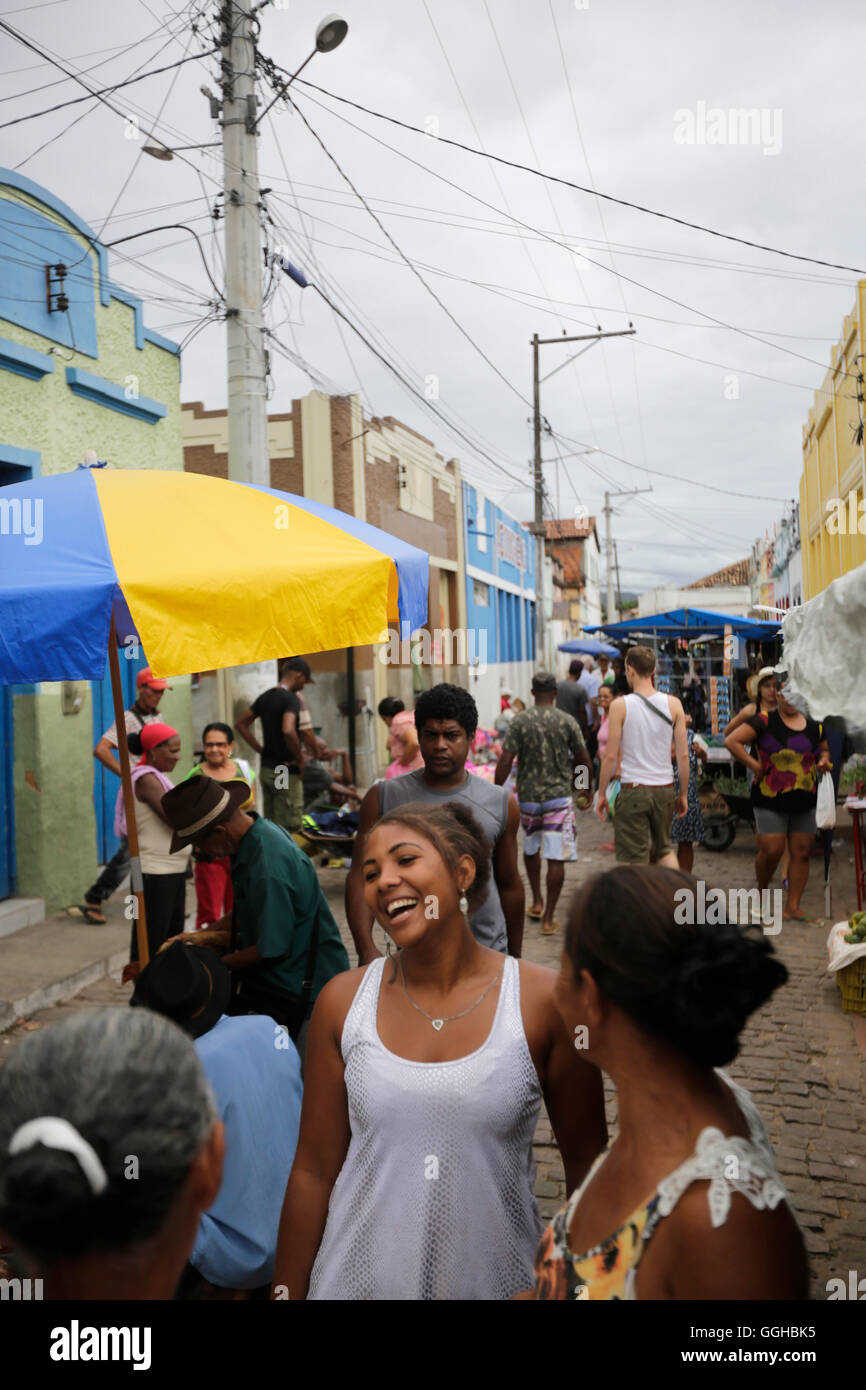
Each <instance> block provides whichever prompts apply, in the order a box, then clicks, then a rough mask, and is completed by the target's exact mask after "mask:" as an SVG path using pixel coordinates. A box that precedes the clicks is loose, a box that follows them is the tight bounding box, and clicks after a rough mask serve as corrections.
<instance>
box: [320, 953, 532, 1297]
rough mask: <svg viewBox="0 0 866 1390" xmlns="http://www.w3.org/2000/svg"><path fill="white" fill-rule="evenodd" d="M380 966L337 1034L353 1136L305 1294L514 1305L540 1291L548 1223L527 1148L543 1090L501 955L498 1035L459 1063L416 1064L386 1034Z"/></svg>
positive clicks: (515, 974)
mask: <svg viewBox="0 0 866 1390" xmlns="http://www.w3.org/2000/svg"><path fill="white" fill-rule="evenodd" d="M390 964H391V962H390V961H389V960H388V959H387V958H386V959H382V960H375V961H373V963H372V964H371V965H370V966H368V968H367V971H366V974H365V975H364V976H363V979H362V980H361V984H360V985H359V987H358V991H357V993H356V995H355V998H354V1000H353V1001H352V1006H351V1008H350V1009H349V1012H348V1014H347V1015H346V1022H345V1024H344V1025H343V1035H342V1052H343V1060H344V1062H345V1064H346V1073H345V1075H346V1090H347V1093H348V1100H349V1121H350V1125H351V1131H352V1137H351V1140H350V1142H349V1150H348V1153H347V1154H346V1159H345V1162H344V1163H343V1167H342V1169H341V1170H340V1174H339V1177H338V1178H337V1181H336V1183H335V1184H334V1189H333V1192H332V1193H331V1200H330V1204H329V1206H328V1220H327V1224H326V1226H325V1232H324V1235H323V1237H322V1243H321V1245H320V1247H319V1253H318V1255H317V1257H316V1262H315V1264H314V1266H313V1271H312V1276H311V1279H310V1289H309V1293H308V1294H307V1297H308V1298H310V1299H341V1300H347V1299H380V1300H384V1299H445V1300H449V1301H450V1300H455V1299H472V1300H476V1299H484V1300H492V1299H508V1298H511V1297H512V1295H513V1294H515V1293H519V1292H520V1290H521V1289H528V1288H531V1287H532V1285H533V1282H534V1274H533V1257H534V1254H535V1249H536V1246H537V1244H538V1239H539V1236H540V1234H541V1223H540V1221H539V1217H538V1208H537V1206H536V1202H535V1196H534V1193H533V1184H534V1181H535V1164H534V1161H533V1156H532V1140H533V1136H534V1134H535V1125H536V1121H537V1119H538V1112H539V1108H540V1105H541V1088H540V1086H539V1083H538V1076H537V1074H536V1071H535V1066H534V1064H533V1061H532V1057H531V1055H530V1051H529V1047H528V1045H527V1042H526V1035H525V1033H524V1031H523V1019H522V1016H521V1013H520V963H519V961H518V960H516V959H515V958H514V957H513V956H506V957H505V963H504V968H503V974H502V982H501V984H500V988H499V999H498V1001H497V1005H496V1014H495V1017H494V1020H493V1026H492V1028H491V1030H490V1033H489V1034H488V1036H487V1039H486V1041H485V1042H484V1043H482V1045H481V1047H479V1048H478V1049H477V1050H476V1051H475V1052H471V1053H469V1055H468V1056H466V1057H460V1058H458V1059H457V1060H456V1061H453V1062H411V1061H409V1060H407V1059H406V1058H404V1057H398V1056H396V1055H395V1054H394V1053H393V1052H389V1051H388V1049H387V1048H386V1047H385V1046H384V1045H383V1043H382V1042H381V1041H380V1039H379V1033H378V1029H377V1027H376V1011H377V1007H378V1002H379V988H380V985H381V982H382V975H383V972H384V970H385V968H386V966H388V967H390Z"/></svg>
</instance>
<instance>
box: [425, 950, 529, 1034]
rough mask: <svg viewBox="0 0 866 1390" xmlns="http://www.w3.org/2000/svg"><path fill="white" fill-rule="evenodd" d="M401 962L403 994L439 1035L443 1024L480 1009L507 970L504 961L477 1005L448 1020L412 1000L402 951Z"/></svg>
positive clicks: (480, 996) (450, 1015)
mask: <svg viewBox="0 0 866 1390" xmlns="http://www.w3.org/2000/svg"><path fill="white" fill-rule="evenodd" d="M399 960H400V979H401V980H402V982H403V993H404V994H405V996H406V998H407V999H408V1000H409V1003H410V1004H411V1005H412V1008H413V1009H417V1010H418V1012H419V1014H423V1015H424V1017H425V1018H428V1019H429V1020H430V1022H431V1023H432V1024H433V1027H434V1028H435V1029H436V1032H437V1033H438V1032H439V1030H440V1029H441V1027H442V1024H443V1023H453V1022H454V1021H455V1019H458V1018H465V1017H466V1015H467V1014H471V1012H472V1010H473V1009H477V1008H478V1005H479V1004H480V1003H481V1001H482V1000H483V999H486V998H487V996H488V994H489V993H490V991H491V990H492V988H493V986H494V985H495V984H496V982H497V980H498V979H499V976H500V975H501V974H502V972H503V970H504V969H505V961H504V960H503V962H502V964H501V965H500V967H499V969H498V970H497V972H496V974H495V975H494V976H493V979H492V980H491V981H490V984H489V985H488V986H487V988H486V989H485V991H484V993H483V994H481V995H479V997H478V998H477V999H476V1000H475V1003H474V1004H470V1005H469V1008H468V1009H463V1010H461V1012H460V1013H459V1014H449V1015H448V1017H447V1018H434V1017H433V1015H432V1014H428V1012H427V1010H426V1009H422V1008H421V1005H420V1004H416V1003H415V1000H414V999H413V998H412V996H411V994H410V993H409V991H408V989H407V988H406V976H405V975H404V973H403V953H402V951H401V952H400V956H399Z"/></svg>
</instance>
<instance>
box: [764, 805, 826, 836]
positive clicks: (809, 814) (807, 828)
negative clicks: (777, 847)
mask: <svg viewBox="0 0 866 1390" xmlns="http://www.w3.org/2000/svg"><path fill="white" fill-rule="evenodd" d="M755 827H756V829H757V831H758V834H759V835H814V834H815V831H816V830H817V828H818V827H817V826H816V824H815V807H814V806H811V807H810V808H809V810H808V811H783V810H781V809H780V810H778V811H777V810H775V809H774V808H768V807H766V806H756V807H755Z"/></svg>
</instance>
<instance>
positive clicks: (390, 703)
mask: <svg viewBox="0 0 866 1390" xmlns="http://www.w3.org/2000/svg"><path fill="white" fill-rule="evenodd" d="M379 714H380V716H381V717H382V719H384V721H385V723H386V724H387V725H388V731H389V732H388V751H389V752H390V754H391V762H390V763H389V764H388V767H387V768H386V769H385V776H386V777H402V776H403V775H404V773H406V772H415V771H416V770H417V769H418V768H419V767H423V766H424V759H423V758H422V756H421V749H420V746H419V744H418V734H417V731H416V729H415V716H414V714H413V713H412V711H411V710H407V709H406V708H405V706H404V704H403V701H402V700H397V699H394V698H393V697H392V696H387V697H386V698H385V699H384V700H380V701H379Z"/></svg>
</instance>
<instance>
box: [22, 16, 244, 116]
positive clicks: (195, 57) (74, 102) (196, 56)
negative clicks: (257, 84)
mask: <svg viewBox="0 0 866 1390" xmlns="http://www.w3.org/2000/svg"><path fill="white" fill-rule="evenodd" d="M0 29H3V30H5V31H6V33H8V34H10V35H11V36H12V38H13V39H17V40H18V42H19V43H23V44H24V46H25V48H32V50H33V52H34V53H38V54H39V56H40V57H41V58H45V60H46V62H50V63H53V64H54V66H55V67H58V68H60V71H61V72H65V73H66V76H67V77H71V78H73V79H74V81H76V82H77V83H78V84H79V86H81V87H84V88H85V90H86V92H87V96H83V97H72V98H71V100H69V101H61V102H58V103H57V105H56V106H48V107H46V108H45V109H44V110H43V111H31V112H30V113H29V115H27V116H16V117H15V118H14V119H13V120H11V121H2V122H0V130H6V129H7V128H8V127H9V126H13V125H20V124H21V123H22V121H32V120H35V119H36V118H37V116H50V115H51V114H52V113H53V112H54V111H62V110H63V109H64V108H65V107H68V106H78V105H79V104H80V103H81V102H82V101H89V100H90V99H91V98H92V97H96V98H97V99H98V100H99V101H101V102H102V104H103V106H107V107H108V109H109V111H113V112H114V114H115V116H120V118H121V120H126V115H125V114H124V112H123V111H118V109H117V107H116V106H112V105H111V102H109V101H106V99H105V98H106V95H107V93H109V92H117V91H120V90H121V89H122V88H123V87H129V86H131V85H132V84H133V83H135V82H144V81H145V79H146V78H148V77H156V76H158V74H159V73H161V72H171V71H172V69H173V68H179V67H182V66H183V64H184V63H195V62H198V61H199V60H200V59H201V58H205V57H207V56H208V54H209V53H213V52H216V49H215V48H213V49H207V50H206V51H205V52H204V53H192V54H190V56H189V57H188V58H180V59H178V61H177V62H176V63H168V64H166V66H165V67H162V68H151V69H150V71H149V72H142V73H139V74H138V76H136V77H128V78H126V79H125V81H123V82H115V83H114V85H113V86H111V87H102V88H101V89H99V90H97V91H93V89H92V88H90V87H88V86H87V83H86V82H85V81H84V79H83V78H82V77H79V75H78V74H77V73H75V72H70V71H69V70H68V68H65V67H64V66H63V64H62V63H61V62H59V61H58V59H56V58H51V57H49V56H47V55H46V53H45V51H44V49H41V48H39V47H38V46H37V45H36V44H34V43H31V42H30V40H29V39H27V38H25V37H24V35H23V34H19V33H18V32H17V31H16V30H15V29H13V28H12V25H11V24H4V23H3V21H2V20H0Z"/></svg>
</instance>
